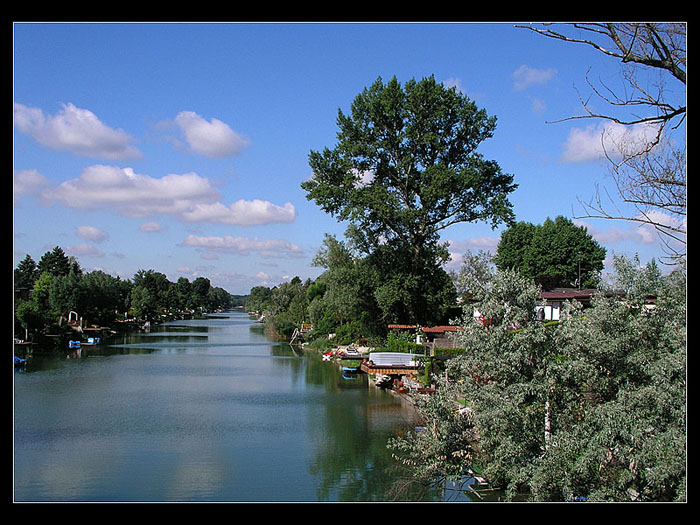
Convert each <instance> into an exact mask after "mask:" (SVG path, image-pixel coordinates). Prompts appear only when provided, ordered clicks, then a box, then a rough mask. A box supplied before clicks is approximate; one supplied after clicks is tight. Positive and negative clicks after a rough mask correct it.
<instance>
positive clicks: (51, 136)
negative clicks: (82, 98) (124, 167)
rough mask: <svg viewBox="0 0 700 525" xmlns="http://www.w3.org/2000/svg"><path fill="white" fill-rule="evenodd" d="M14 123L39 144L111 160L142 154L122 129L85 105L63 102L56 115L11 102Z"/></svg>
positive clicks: (130, 157)
mask: <svg viewBox="0 0 700 525" xmlns="http://www.w3.org/2000/svg"><path fill="white" fill-rule="evenodd" d="M14 124H15V127H16V128H17V129H18V130H19V131H21V132H22V133H26V134H27V135H29V136H31V137H32V138H33V139H34V140H36V141H37V142H38V143H39V144H41V145H43V146H46V147H48V148H52V149H56V150H61V151H68V152H71V153H74V154H76V155H82V156H86V157H96V158H104V159H111V160H125V159H133V158H139V157H141V152H140V151H139V150H138V149H137V148H136V147H134V146H133V142H134V140H133V139H132V137H130V136H129V135H128V134H127V133H126V132H125V131H123V130H121V129H113V128H110V127H109V126H107V125H105V124H103V123H102V122H101V121H100V119H99V118H97V116H96V115H95V114H94V113H92V112H91V111H89V110H87V109H81V108H77V107H75V106H74V105H73V104H64V105H63V106H62V109H61V110H60V111H59V112H58V113H57V114H56V115H53V116H51V115H44V112H43V111H42V110H41V109H40V108H31V107H28V106H25V105H23V104H19V103H15V105H14Z"/></svg>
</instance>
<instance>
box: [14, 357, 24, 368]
mask: <svg viewBox="0 0 700 525" xmlns="http://www.w3.org/2000/svg"><path fill="white" fill-rule="evenodd" d="M26 364H27V360H26V359H21V358H19V357H17V356H15V368H20V367H23V366H24V365H26Z"/></svg>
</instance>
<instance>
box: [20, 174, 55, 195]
mask: <svg viewBox="0 0 700 525" xmlns="http://www.w3.org/2000/svg"><path fill="white" fill-rule="evenodd" d="M47 184H48V180H47V179H46V177H44V176H43V175H42V174H41V173H39V172H38V171H37V170H23V171H17V172H15V176H14V186H13V190H14V195H15V198H16V197H19V196H20V195H35V194H39V193H40V192H41V189H42V188H44V187H45V186H47Z"/></svg>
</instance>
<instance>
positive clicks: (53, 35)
mask: <svg viewBox="0 0 700 525" xmlns="http://www.w3.org/2000/svg"><path fill="white" fill-rule="evenodd" d="M589 68H590V69H591V71H592V72H593V73H594V74H595V75H596V78H598V77H600V78H601V79H604V80H606V81H607V82H612V83H614V82H618V81H619V64H618V63H617V61H615V60H614V59H611V58H606V57H603V56H602V55H601V54H600V53H597V52H596V51H594V50H592V49H590V48H588V47H585V46H580V45H573V44H565V43H561V42H557V41H553V40H550V39H547V38H544V37H542V36H539V35H536V34H534V33H532V32H530V31H527V30H524V29H517V28H515V27H514V24H513V23H221V24H218V23H217V24H207V23H195V24H185V23H167V24H150V23H144V24H142V23H125V24H123V23H96V24H92V23H77V24H72V23H18V24H15V25H14V103H15V122H14V200H13V203H14V251H13V265H14V266H16V265H17V263H18V262H19V261H21V260H22V259H23V258H24V257H25V256H26V255H27V254H29V255H31V256H32V258H33V259H34V260H35V261H37V262H38V260H39V258H40V257H41V256H42V255H43V254H44V253H45V252H46V251H48V250H50V249H52V248H53V247H54V246H56V245H59V246H61V248H63V250H64V251H65V252H66V253H68V254H69V255H74V256H75V257H76V258H77V259H78V261H79V262H80V264H81V266H82V268H83V269H84V270H85V271H92V270H98V269H99V270H102V271H105V272H107V273H110V274H112V275H118V276H120V277H122V278H124V279H131V278H132V277H133V275H134V273H136V271H138V270H139V269H154V270H157V271H160V272H163V273H165V274H166V275H167V277H168V279H170V280H171V281H176V280H177V279H178V278H179V277H186V278H188V279H190V280H193V279H195V278H196V277H199V276H204V277H207V278H209V279H210V280H211V282H212V284H213V285H214V286H221V287H223V288H225V289H227V290H228V291H230V292H231V293H234V294H245V293H248V291H249V290H250V288H251V287H252V286H256V285H265V286H274V285H277V284H279V283H281V282H283V281H285V280H288V279H290V278H292V277H294V276H296V275H298V276H300V277H302V278H303V279H305V278H307V277H310V278H315V277H316V276H317V275H318V274H319V273H320V272H321V269H320V268H315V267H313V266H312V265H311V260H312V259H313V257H314V255H315V254H316V252H317V250H318V249H319V247H320V245H321V242H322V240H323V236H324V234H325V233H330V234H335V235H336V236H337V237H338V238H342V237H343V232H344V230H345V225H343V224H339V223H337V222H336V220H335V219H333V218H332V217H330V216H328V215H326V214H325V213H324V212H322V211H321V210H320V209H319V208H318V207H317V206H316V205H315V204H314V203H313V202H310V201H307V200H306V196H305V192H304V191H303V190H302V189H301V187H300V184H301V183H302V182H303V181H304V180H306V179H308V178H309V177H310V176H311V172H310V168H309V165H308V155H309V152H310V151H311V150H322V149H323V148H324V147H326V146H328V147H332V146H333V145H334V144H335V141H336V132H337V126H336V116H337V112H338V109H341V110H342V111H344V112H347V111H348V110H349V107H350V104H351V102H352V100H353V99H354V97H355V96H356V95H357V94H358V93H360V92H361V91H362V89H364V88H365V87H367V86H369V85H370V84H371V83H373V82H374V81H375V80H376V79H377V78H378V77H382V79H384V80H385V81H388V80H389V79H391V78H392V77H393V76H396V77H397V79H398V80H399V81H400V82H402V83H403V82H405V81H406V80H409V79H411V78H416V79H420V78H423V77H426V76H430V75H434V77H435V78H436V80H438V81H440V82H443V83H445V84H446V85H449V86H453V85H454V86H457V87H458V89H460V90H461V91H462V92H463V93H464V94H466V95H467V96H468V97H470V98H471V99H472V100H474V101H475V102H476V104H477V105H478V106H479V107H482V108H484V109H485V110H486V111H487V112H488V114H489V115H495V116H496V117H497V118H498V125H497V128H496V132H495V135H494V137H493V138H492V139H490V140H489V141H487V142H485V143H483V144H482V147H481V149H480V151H481V153H483V154H484V156H485V157H487V158H490V159H493V160H495V161H497V162H498V163H499V164H500V166H501V167H502V169H503V171H505V172H507V173H511V174H513V175H514V176H515V182H516V183H517V184H519V188H518V189H517V190H516V191H515V192H514V193H513V194H512V195H511V199H510V200H511V202H512V203H513V205H514V210H515V213H516V219H517V220H522V221H529V222H532V223H535V224H541V223H542V222H543V221H544V220H545V219H546V218H547V217H550V218H554V217H556V216H557V215H564V216H566V217H569V218H572V219H576V217H579V216H583V215H584V212H583V210H582V208H581V207H580V205H579V204H578V200H577V199H578V198H580V199H582V200H584V201H588V200H589V199H590V198H591V197H592V196H593V195H594V193H595V187H596V184H599V185H609V184H610V179H609V177H608V174H607V169H606V167H605V164H604V163H603V162H601V160H600V158H599V157H597V156H596V152H597V149H598V145H599V143H600V128H599V125H600V124H599V123H598V122H594V121H589V120H575V121H567V122H560V123H550V122H551V121H555V120H558V119H562V118H565V117H569V116H573V115H580V114H581V113H582V107H581V104H580V101H579V98H578V94H577V92H576V89H575V87H578V88H581V89H583V90H585V88H586V87H587V86H586V81H585V76H586V72H587V71H588V70H589ZM573 139H576V140H575V141H574V140H573ZM571 145H575V147H574V149H569V148H570V146H571ZM576 220H577V221H579V219H576ZM580 222H581V224H585V225H586V226H587V227H588V231H589V233H591V234H592V235H593V236H594V237H595V238H596V239H597V240H598V242H600V244H601V245H602V246H604V247H605V248H606V249H607V252H608V256H609V257H611V256H612V254H613V253H615V254H627V255H629V256H633V255H634V254H635V253H639V255H640V258H641V260H642V261H643V262H646V261H648V260H649V259H651V258H652V257H656V258H657V259H658V258H660V257H661V256H663V252H662V250H661V248H660V245H659V242H658V240H657V238H656V236H655V235H654V234H653V233H651V232H650V231H648V230H645V229H644V228H639V227H638V226H637V225H635V224H632V223H628V222H620V221H614V222H613V221H605V220H593V219H580ZM500 233H501V230H495V231H494V230H492V229H491V228H490V227H488V226H487V225H485V224H479V223H476V224H462V225H457V226H454V227H451V228H450V229H448V230H446V231H444V233H443V236H442V237H443V239H444V240H446V241H449V242H450V243H451V251H452V253H453V254H454V255H453V260H452V262H451V263H450V267H451V268H457V267H458V266H459V261H460V257H461V256H462V254H464V253H465V250H479V249H488V250H491V251H494V250H495V248H496V246H497V244H498V239H499V236H500Z"/></svg>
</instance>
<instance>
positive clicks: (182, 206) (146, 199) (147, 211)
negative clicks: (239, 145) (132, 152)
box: [42, 165, 219, 217]
mask: <svg viewBox="0 0 700 525" xmlns="http://www.w3.org/2000/svg"><path fill="white" fill-rule="evenodd" d="M42 196H43V198H44V199H45V200H46V201H48V202H56V203H60V204H63V205H65V206H68V207H69V208H80V209H88V210H89V209H104V208H109V209H112V210H114V211H116V212H118V213H121V214H123V215H127V216H130V217H146V216H148V215H154V214H173V215H180V214H182V213H184V212H186V211H188V210H189V209H190V208H191V207H192V206H193V205H194V204H197V203H201V202H212V201H214V200H216V199H217V198H218V196H219V194H218V191H217V190H216V189H215V188H213V187H212V185H211V184H210V183H209V181H208V180H207V179H205V178H203V177H200V176H199V175H197V174H196V173H185V174H184V175H166V176H164V177H162V178H160V179H156V178H153V177H149V176H147V175H139V174H137V173H135V172H134V170H133V169H131V168H118V167H115V166H104V165H95V166H89V167H88V168H86V169H85V170H84V171H83V172H82V173H81V175H80V176H79V177H78V178H77V179H71V180H68V181H65V182H63V183H61V184H60V185H58V186H57V187H56V188H53V189H51V190H46V191H44V192H43V194H42Z"/></svg>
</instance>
